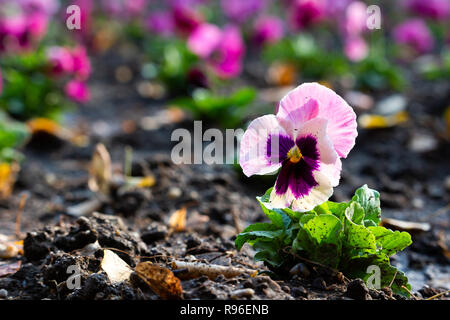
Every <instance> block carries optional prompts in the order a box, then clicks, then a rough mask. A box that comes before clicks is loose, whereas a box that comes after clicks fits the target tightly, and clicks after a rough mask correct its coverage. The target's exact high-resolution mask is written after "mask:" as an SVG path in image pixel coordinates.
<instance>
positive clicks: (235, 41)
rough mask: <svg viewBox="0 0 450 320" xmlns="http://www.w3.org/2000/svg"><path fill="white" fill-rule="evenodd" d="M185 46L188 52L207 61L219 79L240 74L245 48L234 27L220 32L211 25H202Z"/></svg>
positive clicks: (237, 30)
mask: <svg viewBox="0 0 450 320" xmlns="http://www.w3.org/2000/svg"><path fill="white" fill-rule="evenodd" d="M187 44H188V48H189V50H191V51H192V52H193V53H195V54H196V55H198V56H199V57H201V58H203V59H206V60H207V62H208V64H209V65H210V66H211V67H212V68H213V70H214V71H215V73H216V74H217V75H218V76H219V77H221V78H232V77H235V76H237V75H239V74H240V72H241V70H242V58H243V56H244V52H245V46H244V41H243V39H242V35H241V32H240V30H239V28H237V27H236V26H232V25H228V26H225V27H224V29H223V30H221V29H220V28H219V27H217V26H215V25H212V24H207V23H205V24H202V25H200V26H199V27H198V28H197V29H196V30H195V31H194V32H192V33H191V35H190V36H189V38H188V42H187Z"/></svg>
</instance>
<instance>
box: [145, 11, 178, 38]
mask: <svg viewBox="0 0 450 320" xmlns="http://www.w3.org/2000/svg"><path fill="white" fill-rule="evenodd" d="M146 25H147V28H148V30H150V32H154V33H156V34H158V35H161V36H170V35H172V34H173V32H174V30H175V25H174V22H173V19H172V15H171V13H169V12H167V11H154V12H152V13H151V14H150V15H149V16H148V17H147V20H146Z"/></svg>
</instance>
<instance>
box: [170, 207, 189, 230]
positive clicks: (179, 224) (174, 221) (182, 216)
mask: <svg viewBox="0 0 450 320" xmlns="http://www.w3.org/2000/svg"><path fill="white" fill-rule="evenodd" d="M169 227H170V228H171V229H173V230H174V231H177V232H180V231H184V230H185V229H186V208H185V207H183V208H181V209H179V210H177V211H175V212H174V213H173V214H172V216H171V217H170V219H169Z"/></svg>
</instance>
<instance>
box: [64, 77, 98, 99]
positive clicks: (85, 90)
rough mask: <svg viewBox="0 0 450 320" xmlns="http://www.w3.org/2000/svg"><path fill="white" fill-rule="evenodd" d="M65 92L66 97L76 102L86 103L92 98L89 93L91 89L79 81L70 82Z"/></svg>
mask: <svg viewBox="0 0 450 320" xmlns="http://www.w3.org/2000/svg"><path fill="white" fill-rule="evenodd" d="M64 91H65V93H66V95H67V96H68V97H69V98H70V99H72V100H73V101H76V102H81V103H83V102H86V101H88V100H89V99H90V98H91V94H90V91H89V87H88V86H87V85H86V83H84V82H82V81H78V80H71V81H69V82H68V83H67V84H66V86H65V88H64Z"/></svg>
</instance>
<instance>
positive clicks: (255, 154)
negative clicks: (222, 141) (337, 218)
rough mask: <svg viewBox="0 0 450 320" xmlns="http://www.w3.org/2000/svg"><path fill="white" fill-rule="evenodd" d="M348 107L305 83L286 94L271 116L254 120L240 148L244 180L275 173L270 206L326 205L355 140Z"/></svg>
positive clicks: (297, 208) (323, 89) (303, 208)
mask: <svg viewBox="0 0 450 320" xmlns="http://www.w3.org/2000/svg"><path fill="white" fill-rule="evenodd" d="M357 134H358V133H357V131H356V115H355V113H354V112H353V109H352V108H351V107H350V106H349V105H348V104H347V103H346V102H345V101H344V99H342V98H341V97H340V96H339V95H337V94H336V93H335V92H334V91H332V90H331V89H328V88H327V87H324V86H322V85H319V84H317V83H304V84H302V85H300V86H299V87H297V88H296V89H294V90H292V91H290V92H289V93H288V94H287V95H286V96H285V97H284V98H283V99H282V100H281V101H280V104H279V106H278V110H277V114H276V115H265V116H262V117H260V118H257V119H255V120H253V121H252V122H251V123H250V125H249V127H248V129H247V130H246V132H245V133H244V136H243V137H242V141H241V146H240V161H239V162H240V165H241V167H242V169H243V172H244V174H245V175H247V176H251V175H254V174H260V175H261V174H269V173H273V172H275V171H276V170H278V169H280V168H281V170H280V172H279V175H278V178H277V181H276V183H275V187H274V188H273V191H272V193H271V195H270V203H271V206H272V207H273V208H288V207H291V208H292V209H293V210H295V211H302V212H304V211H309V210H311V209H313V208H314V207H315V206H317V205H319V204H321V203H323V202H325V201H327V200H328V199H329V198H330V196H331V195H332V194H333V187H335V186H337V185H338V183H339V179H340V172H341V166H342V164H341V160H340V158H345V157H347V155H348V153H349V152H350V150H351V149H352V148H353V146H354V144H355V139H356V136H357Z"/></svg>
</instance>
